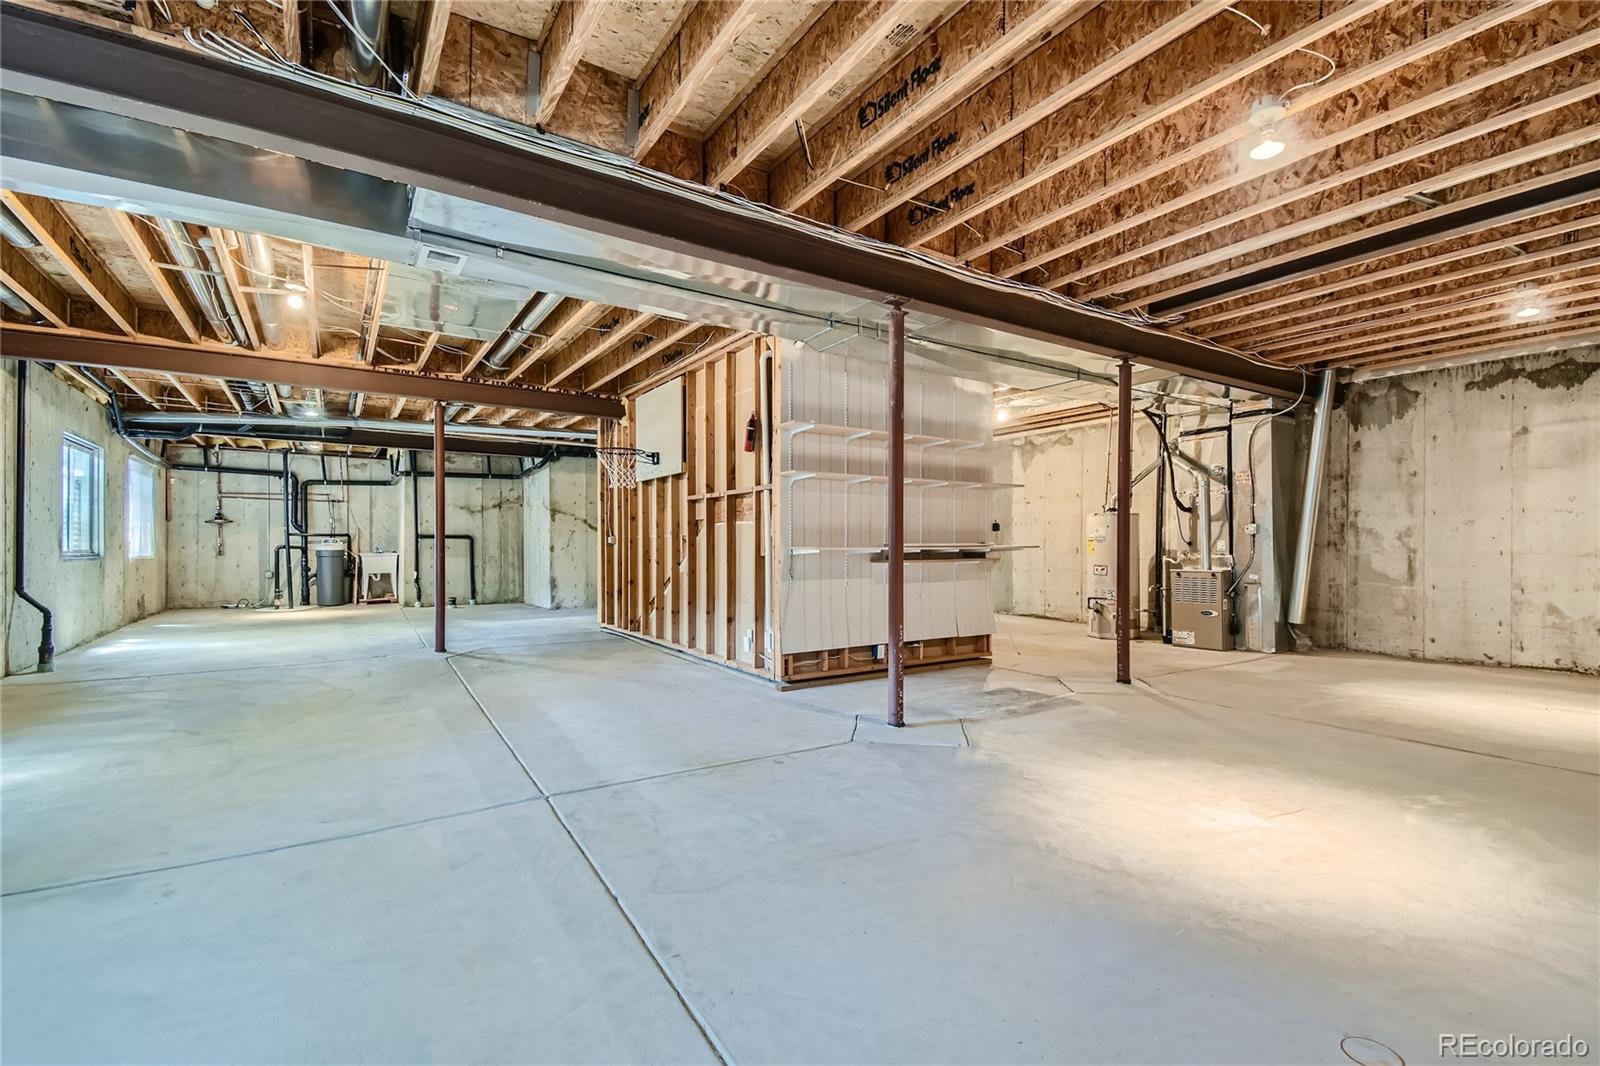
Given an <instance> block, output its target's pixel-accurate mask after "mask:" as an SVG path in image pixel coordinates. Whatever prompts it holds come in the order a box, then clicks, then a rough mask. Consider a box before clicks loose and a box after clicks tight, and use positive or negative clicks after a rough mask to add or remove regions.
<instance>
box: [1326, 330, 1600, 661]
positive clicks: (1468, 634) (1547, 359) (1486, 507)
mask: <svg viewBox="0 0 1600 1066" xmlns="http://www.w3.org/2000/svg"><path fill="white" fill-rule="evenodd" d="M1332 431H1333V432H1332V436H1331V438H1330V442H1329V459H1330V462H1329V468H1328V473H1329V481H1328V485H1327V490H1326V495H1325V496H1324V497H1323V511H1322V516H1321V521H1320V522H1319V524H1318V537H1317V540H1318V555H1317V557H1316V564H1315V566H1314V568H1313V579H1314V588H1313V599H1312V618H1311V627H1310V629H1311V636H1312V638H1313V640H1315V641H1317V642H1318V643H1320V644H1323V645H1328V646H1339V647H1348V648H1353V649H1359V650H1363V651H1376V652H1382V653H1384V654H1388V655H1403V656H1408V657H1411V658H1422V659H1443V660H1452V661H1462V662H1476V663H1492V664H1496V665H1505V666H1543V667H1557V668H1561V669H1568V670H1571V669H1577V670H1584V671H1589V672H1595V671H1600V350H1597V349H1595V348H1585V349H1581V350H1574V351H1570V352H1563V353H1557V354H1552V355H1541V356H1532V357H1527V358H1523V359H1517V360H1508V361H1503V362H1494V363H1481V364H1477V365H1474V366H1466V367H1459V368H1454V369H1448V370H1439V371H1432V372H1428V373H1422V374H1411V375H1405V376H1402V377H1393V378H1383V379H1378V380H1374V381H1368V382H1362V383H1359V384H1356V385H1353V386H1351V388H1350V391H1349V393H1348V395H1347V396H1346V398H1345V401H1344V403H1343V405H1342V407H1340V408H1339V409H1338V410H1337V411H1335V413H1334V417H1333V422H1332Z"/></svg>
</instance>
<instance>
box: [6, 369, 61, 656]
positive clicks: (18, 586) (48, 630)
mask: <svg viewBox="0 0 1600 1066" xmlns="http://www.w3.org/2000/svg"><path fill="white" fill-rule="evenodd" d="M27 473H28V364H27V362H26V361H25V360H20V359H19V360H18V361H17V483H16V493H17V498H16V506H15V507H14V508H13V509H12V521H14V522H15V523H16V530H15V532H16V551H17V557H16V562H15V563H14V564H13V570H12V580H11V587H12V589H13V590H14V591H15V592H16V594H17V598H18V599H20V600H22V602H23V603H26V604H27V605H28V606H29V607H32V608H33V609H34V610H36V611H38V612H39V615H40V622H39V665H38V668H37V669H38V671H39V673H41V674H48V673H51V672H52V671H54V670H55V668H56V642H55V632H56V631H55V616H54V615H53V614H51V613H50V608H48V607H46V606H45V605H44V604H42V603H40V602H39V601H38V600H36V599H34V597H33V596H32V595H31V594H30V593H29V592H28V589H27V580H26V578H25V576H24V575H25V572H26V570H27V563H28V553H27V532H26V531H27V527H28V521H27V519H28V511H27V497H28V484H27V482H28V478H27Z"/></svg>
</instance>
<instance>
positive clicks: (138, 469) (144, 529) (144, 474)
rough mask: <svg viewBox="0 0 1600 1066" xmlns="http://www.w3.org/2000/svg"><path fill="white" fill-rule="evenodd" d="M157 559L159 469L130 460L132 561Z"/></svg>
mask: <svg viewBox="0 0 1600 1066" xmlns="http://www.w3.org/2000/svg"><path fill="white" fill-rule="evenodd" d="M155 557H156V468H155V467H153V466H151V465H150V464H149V463H147V462H145V461H144V460H142V459H129V460H128V558H130V559H154V558H155Z"/></svg>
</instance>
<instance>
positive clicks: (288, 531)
mask: <svg viewBox="0 0 1600 1066" xmlns="http://www.w3.org/2000/svg"><path fill="white" fill-rule="evenodd" d="M293 482H294V479H293V478H292V477H290V475H289V449H287V448H285V449H284V450H283V543H284V544H285V545H289V544H293V543H294V525H293V523H292V522H291V521H290V519H291V518H292V517H293V513H294V485H293ZM283 562H284V566H285V568H287V567H288V565H289V556H288V552H287V551H285V553H284V558H283ZM305 565H306V562H305V552H301V553H300V566H301V568H302V569H304V568H305ZM287 585H288V586H289V593H288V599H289V609H290V610H291V611H292V610H294V578H292V577H291V578H290V579H289V580H288V582H287ZM272 606H273V607H277V606H278V605H277V603H273V605H272Z"/></svg>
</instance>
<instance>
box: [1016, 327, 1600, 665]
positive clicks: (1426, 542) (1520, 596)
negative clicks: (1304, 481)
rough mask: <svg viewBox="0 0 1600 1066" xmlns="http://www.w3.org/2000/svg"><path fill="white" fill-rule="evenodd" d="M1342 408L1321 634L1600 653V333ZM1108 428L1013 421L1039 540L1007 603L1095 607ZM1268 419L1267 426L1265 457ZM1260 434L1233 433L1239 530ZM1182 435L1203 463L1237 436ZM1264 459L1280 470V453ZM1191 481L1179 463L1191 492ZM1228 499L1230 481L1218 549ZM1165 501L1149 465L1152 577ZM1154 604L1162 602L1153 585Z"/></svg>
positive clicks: (1331, 473)
mask: <svg viewBox="0 0 1600 1066" xmlns="http://www.w3.org/2000/svg"><path fill="white" fill-rule="evenodd" d="M1296 421H1297V429H1298V433H1299V437H1300V445H1301V447H1300V448H1299V449H1298V450H1297V449H1294V448H1293V447H1292V444H1293V442H1292V440H1285V442H1284V444H1283V452H1282V455H1281V461H1282V462H1284V463H1286V464H1287V466H1286V467H1285V468H1284V469H1283V470H1282V471H1280V474H1281V475H1282V477H1281V478H1280V480H1281V481H1282V486H1281V488H1282V489H1283V490H1284V491H1285V492H1286V494H1287V496H1286V499H1288V500H1289V503H1290V506H1289V507H1288V509H1287V515H1286V517H1285V520H1284V521H1282V522H1281V523H1280V526H1281V528H1279V529H1278V530H1277V531H1276V532H1277V534H1278V537H1277V539H1278V543H1279V546H1280V547H1279V551H1280V559H1279V562H1278V564H1277V569H1278V574H1279V577H1280V578H1281V579H1282V580H1283V581H1285V582H1286V581H1287V579H1288V576H1289V573H1290V569H1291V566H1292V555H1293V545H1294V537H1295V529H1294V524H1295V522H1296V520H1297V518H1296V516H1297V514H1298V512H1297V510H1296V509H1295V507H1294V506H1293V502H1292V498H1293V497H1294V496H1297V494H1298V486H1299V482H1300V479H1301V476H1302V475H1301V471H1302V469H1303V464H1304V458H1303V456H1304V446H1305V444H1306V442H1307V438H1308V436H1309V425H1310V419H1309V410H1306V411H1303V412H1302V413H1301V415H1299V416H1297V418H1296ZM1331 427H1332V428H1331V436H1330V441H1329V462H1328V480H1327V482H1326V484H1325V485H1324V488H1323V496H1322V507H1321V513H1320V519H1319V522H1318V527H1317V550H1316V554H1315V556H1314V565H1313V568H1312V595H1311V613H1310V619H1309V624H1308V625H1307V627H1306V628H1307V633H1308V635H1309V636H1310V637H1311V639H1312V641H1313V643H1315V644H1317V645H1319V646H1321V647H1342V648H1350V649H1353V650H1358V651H1372V652H1379V653H1382V654H1385V655H1398V656H1405V657H1409V658H1418V659H1440V660H1448V661H1459V662H1474V663H1487V664H1494V665H1505V666H1539V667H1552V668H1558V669H1565V670H1582V671H1587V672H1600V350H1597V349H1594V348H1586V349H1582V350H1576V351H1571V352H1564V353H1558V354H1553V355H1543V356H1533V357H1527V358H1524V359H1518V360H1510V361H1503V362H1495V363H1483V364H1478V365H1475V366H1468V367H1461V368H1456V369H1450V370H1440V371H1434V372H1429V373H1423V374H1413V375H1406V376H1402V377H1395V378H1384V379H1379V380H1374V381H1369V382H1363V383H1359V384H1356V385H1353V386H1350V387H1349V391H1348V393H1347V395H1346V397H1345V400H1344V402H1343V404H1342V406H1341V407H1339V408H1338V409H1336V410H1335V411H1334V413H1333V417H1332V423H1331ZM1284 431H1285V433H1289V428H1288V427H1284ZM1111 432H1112V424H1111V423H1110V422H1109V421H1103V422H1094V423H1088V424H1085V425H1080V426H1075V427H1071V428H1068V429H1063V430H1058V431H1053V432H1045V433H1038V434H1033V435H1030V436H1026V437H1012V438H1003V439H1008V440H1009V442H1010V443H1011V445H1012V448H1013V451H1012V477H1011V480H1012V481H1016V482H1020V483H1021V484H1022V488H1020V489H1016V490H1013V491H1012V492H1011V493H1008V494H1006V495H1008V496H1009V497H1010V499H1009V501H1008V503H1007V504H1006V505H1005V506H1004V507H1003V508H1002V512H1001V514H1002V517H1001V522H1002V531H1001V532H1000V533H999V534H997V539H999V540H1001V541H1003V542H1006V543H1015V544H1038V545H1040V546H1041V547H1040V548H1038V549H1034V550H1027V551H1022V552H1018V553H1015V554H1013V555H1010V556H1007V557H1005V558H1004V559H1003V560H1002V562H1000V563H999V564H998V565H997V566H996V572H995V578H994V591H995V603H996V607H997V609H999V610H1002V611H1009V612H1012V613H1016V614H1029V615H1042V616H1045V617H1050V618H1061V619H1066V620H1069V621H1083V620H1084V619H1085V613H1084V602H1083V598H1084V593H1083V585H1084V578H1083V566H1084V561H1083V543H1082V541H1083V523H1084V517H1085V515H1087V514H1091V513H1094V512H1095V511H1098V510H1100V509H1101V508H1102V507H1103V506H1104V502H1105V498H1106V492H1107V488H1106V484H1107V482H1106V471H1107V459H1108V455H1109V451H1108V445H1109V442H1110V441H1109V435H1110V433H1111ZM1290 435H1291V436H1292V434H1290ZM1268 436H1270V435H1269V434H1262V435H1261V439H1260V440H1258V441H1257V442H1256V445H1257V448H1256V451H1257V456H1258V467H1259V466H1260V460H1261V457H1262V456H1263V455H1265V454H1266V444H1267V441H1266V438H1267V437H1268ZM1247 439H1248V437H1247V436H1245V435H1241V436H1239V437H1236V438H1235V440H1236V445H1235V462H1236V464H1238V468H1239V469H1238V471H1237V473H1236V476H1237V477H1238V478H1240V479H1241V480H1239V481H1237V482H1236V483H1237V484H1239V485H1240V493H1241V495H1240V498H1239V500H1238V501H1236V502H1237V504H1238V507H1239V509H1240V514H1239V518H1238V520H1237V521H1238V523H1239V527H1238V528H1241V529H1242V527H1243V524H1244V523H1245V522H1247V521H1248V520H1249V514H1248V496H1247V495H1245V493H1246V492H1247V488H1248V486H1249V485H1250V484H1251V482H1250V479H1249V477H1248V475H1247V473H1246V470H1247V467H1246V456H1247V454H1248V453H1247V450H1246V448H1245V446H1244V445H1245V441H1246V440H1247ZM1184 446H1185V448H1186V449H1187V450H1189V451H1191V452H1193V453H1195V454H1196V455H1197V456H1198V458H1200V460H1201V461H1202V462H1205V463H1208V464H1210V463H1220V462H1222V461H1223V455H1224V453H1223V450H1222V449H1223V440H1222V438H1220V437H1219V438H1200V439H1191V440H1190V441H1186V442H1185V445H1184ZM1155 448H1156V445H1155V436H1154V433H1153V431H1152V430H1151V429H1150V427H1149V426H1148V425H1147V424H1143V425H1136V427H1135V434H1134V462H1133V466H1134V470H1135V471H1136V472H1137V471H1139V470H1141V469H1143V468H1144V466H1145V464H1146V463H1148V462H1149V461H1150V460H1151V459H1152V458H1154V455H1155ZM1256 474H1257V476H1258V477H1260V478H1261V479H1262V481H1263V482H1265V468H1259V469H1258V470H1257V471H1256ZM1192 487H1193V482H1192V480H1191V479H1190V477H1189V476H1188V475H1187V474H1185V473H1184V472H1183V471H1182V470H1181V469H1180V470H1179V481H1178V488H1179V492H1180V494H1182V493H1186V492H1189V491H1192ZM1257 491H1258V492H1259V493H1261V494H1266V493H1267V491H1268V488H1267V486H1266V485H1265V484H1264V483H1263V484H1262V485H1259V486H1257ZM1185 498H1186V499H1187V497H1185ZM1223 498H1224V497H1223V494H1222V493H1221V492H1217V493H1216V494H1215V495H1214V497H1213V499H1214V509H1215V510H1216V512H1217V514H1216V522H1217V525H1216V534H1217V551H1218V552H1219V553H1221V552H1223V551H1225V549H1226V543H1225V540H1224V531H1223V526H1222V521H1223V520H1222V514H1221V510H1222V501H1223ZM1263 498H1264V497H1263ZM1164 505H1165V507H1166V514H1167V521H1168V522H1169V524H1170V531H1169V533H1168V537H1167V545H1168V550H1169V551H1172V550H1177V549H1180V548H1181V547H1182V538H1181V535H1180V530H1181V531H1182V532H1190V533H1191V534H1192V527H1191V526H1189V525H1187V524H1183V525H1180V524H1179V523H1180V519H1179V518H1178V515H1177V512H1176V510H1175V509H1174V508H1173V506H1172V504H1171V500H1170V496H1169V497H1168V499H1167V500H1165V501H1164ZM1155 506H1156V503H1155V478H1154V477H1153V476H1152V477H1150V478H1148V479H1146V480H1145V481H1144V482H1143V483H1142V484H1140V485H1138V486H1137V487H1136V488H1135V489H1134V510H1135V512H1136V513H1137V514H1138V515H1139V518H1140V525H1139V540H1140V546H1139V555H1140V562H1141V564H1142V565H1143V566H1145V567H1146V570H1145V572H1144V573H1143V576H1144V578H1145V581H1144V583H1143V586H1144V587H1145V588H1146V589H1148V584H1149V578H1150V576H1151V575H1150V574H1149V573H1148V569H1147V568H1148V564H1149V561H1150V559H1151V558H1152V557H1153V555H1154V552H1155V523H1154V521H1153V516H1154V514H1155ZM1257 518H1258V519H1260V520H1261V521H1266V520H1267V518H1268V515H1266V514H1265V513H1264V512H1263V513H1262V514H1259V515H1257ZM1183 521H1184V522H1187V520H1183ZM1238 552H1239V556H1240V559H1239V562H1240V564H1241V565H1243V564H1244V563H1245V561H1246V557H1247V555H1248V553H1249V552H1250V542H1249V540H1248V538H1247V537H1245V536H1243V534H1242V533H1241V534H1240V537H1239V545H1238ZM1219 561H1220V560H1219ZM1143 606H1144V607H1146V608H1149V607H1150V606H1151V604H1150V601H1149V596H1148V592H1146V594H1145V596H1144V600H1143ZM1241 639H1242V634H1241Z"/></svg>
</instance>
